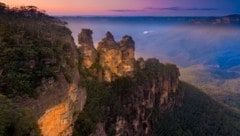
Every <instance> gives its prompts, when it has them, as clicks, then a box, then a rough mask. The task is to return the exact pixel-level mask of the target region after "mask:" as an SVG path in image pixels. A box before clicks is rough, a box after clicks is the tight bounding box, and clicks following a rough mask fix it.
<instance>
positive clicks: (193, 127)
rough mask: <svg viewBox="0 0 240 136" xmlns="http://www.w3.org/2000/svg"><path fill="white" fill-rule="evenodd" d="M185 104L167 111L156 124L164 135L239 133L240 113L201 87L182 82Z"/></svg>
mask: <svg viewBox="0 0 240 136" xmlns="http://www.w3.org/2000/svg"><path fill="white" fill-rule="evenodd" d="M181 88H182V90H183V91H184V94H185V95H184V99H183V106H182V107H180V108H178V109H175V110H174V111H173V112H168V113H165V114H164V116H162V117H161V118H159V124H158V125H157V126H155V135H161V136H238V135H240V128H239V126H240V122H239V120H240V114H239V113H237V112H234V111H231V110H230V109H227V108H226V107H224V106H222V105H220V104H219V103H217V102H216V101H214V100H213V99H211V98H210V97H209V96H207V95H206V94H204V93H202V92H201V91H200V90H199V89H198V88H196V87H194V86H192V85H190V84H187V83H184V82H182V83H181Z"/></svg>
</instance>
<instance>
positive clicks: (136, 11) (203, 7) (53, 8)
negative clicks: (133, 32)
mask: <svg viewBox="0 0 240 136" xmlns="http://www.w3.org/2000/svg"><path fill="white" fill-rule="evenodd" d="M1 2H3V3H6V4H7V5H10V6H11V7H12V6H27V5H33V6H37V7H38V8H39V9H41V10H45V11H47V13H48V14H50V15H163V16H164V15H166V16H167V15H221V14H232V13H239V12H240V9H239V7H240V1H239V0H231V1H230V0H1Z"/></svg>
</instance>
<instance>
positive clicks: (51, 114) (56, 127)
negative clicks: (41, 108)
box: [38, 103, 72, 136]
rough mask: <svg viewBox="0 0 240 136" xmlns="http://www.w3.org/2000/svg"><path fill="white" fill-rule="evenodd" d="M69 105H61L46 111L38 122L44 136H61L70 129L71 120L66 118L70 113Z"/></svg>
mask: <svg viewBox="0 0 240 136" xmlns="http://www.w3.org/2000/svg"><path fill="white" fill-rule="evenodd" d="M68 110H69V108H68V103H61V104H59V105H56V106H55V107H53V108H51V109H49V110H47V111H46V113H45V114H44V115H43V116H42V117H41V118H40V119H39V120H38V124H39V127H40V129H41V132H42V135H43V136H60V135H62V134H63V133H66V131H71V130H69V129H70V128H69V127H70V123H71V120H72V119H71V118H69V116H66V114H67V113H68Z"/></svg>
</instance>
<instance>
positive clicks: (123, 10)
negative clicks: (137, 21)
mask: <svg viewBox="0 0 240 136" xmlns="http://www.w3.org/2000/svg"><path fill="white" fill-rule="evenodd" d="M108 11H111V12H141V11H144V10H141V9H140V10H132V9H113V10H108Z"/></svg>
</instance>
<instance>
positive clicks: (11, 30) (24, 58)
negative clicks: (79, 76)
mask: <svg viewBox="0 0 240 136" xmlns="http://www.w3.org/2000/svg"><path fill="white" fill-rule="evenodd" d="M64 25H65V23H64V22H61V21H60V20H58V19H56V18H53V17H50V16H48V15H46V14H44V12H42V11H39V10H38V9H37V8H36V7H34V6H27V7H20V8H9V7H8V6H7V5H5V4H3V3H0V93H2V94H4V95H6V96H8V97H14V96H16V95H20V96H21V95H25V94H27V95H29V96H32V97H37V95H38V94H37V93H36V91H35V88H36V87H37V86H39V85H40V84H41V80H42V79H43V78H50V77H54V79H57V73H58V72H59V67H62V69H64V71H62V72H63V73H64V75H65V77H66V80H67V81H68V82H69V83H70V82H72V79H71V78H70V77H71V75H70V72H69V71H70V69H71V68H72V67H73V66H74V64H73V62H72V61H71V58H72V53H71V48H72V46H71V45H72V44H73V40H72V39H71V32H70V30H69V29H67V28H66V27H65V26H64Z"/></svg>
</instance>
